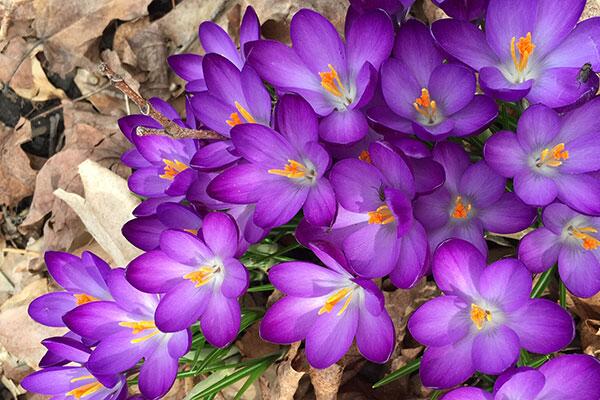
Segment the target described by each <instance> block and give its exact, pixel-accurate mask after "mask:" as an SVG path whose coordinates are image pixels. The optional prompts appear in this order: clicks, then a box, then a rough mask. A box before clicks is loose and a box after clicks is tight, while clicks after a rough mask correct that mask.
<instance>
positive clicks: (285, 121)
mask: <svg viewBox="0 0 600 400" xmlns="http://www.w3.org/2000/svg"><path fill="white" fill-rule="evenodd" d="M277 129H278V130H279V132H281V134H282V135H283V136H285V138H286V139H287V140H288V141H289V142H290V143H292V145H293V146H294V147H295V148H296V149H301V148H303V147H304V144H306V143H308V142H316V141H317V140H318V139H319V134H318V133H319V121H318V119H317V115H316V114H315V112H314V111H313V109H312V108H311V107H310V105H309V104H308V103H307V102H306V100H304V99H303V98H302V97H299V96H295V95H289V94H288V95H284V96H283V97H281V99H280V100H279V104H278V105H277Z"/></svg>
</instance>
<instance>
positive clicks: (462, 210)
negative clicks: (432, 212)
mask: <svg viewBox="0 0 600 400" xmlns="http://www.w3.org/2000/svg"><path fill="white" fill-rule="evenodd" d="M471 209H472V206H471V203H467V205H466V206H465V205H464V204H463V202H462V196H456V202H455V203H454V211H452V218H455V219H466V218H467V217H468V216H469V213H470V212H471Z"/></svg>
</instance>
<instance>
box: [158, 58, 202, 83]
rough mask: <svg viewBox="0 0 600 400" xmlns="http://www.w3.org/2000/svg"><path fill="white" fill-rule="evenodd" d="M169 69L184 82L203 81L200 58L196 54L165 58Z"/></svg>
mask: <svg viewBox="0 0 600 400" xmlns="http://www.w3.org/2000/svg"><path fill="white" fill-rule="evenodd" d="M167 62H168V63H169V66H170V67H171V69H172V70H173V71H174V72H175V73H176V74H177V75H179V77H180V78H181V79H183V80H186V81H195V80H197V79H204V73H203V72H202V56H200V55H197V54H175V55H172V56H169V57H168V58H167Z"/></svg>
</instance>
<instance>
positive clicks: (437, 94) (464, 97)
mask: <svg viewBox="0 0 600 400" xmlns="http://www.w3.org/2000/svg"><path fill="white" fill-rule="evenodd" d="M427 87H428V88H429V93H430V95H431V98H432V99H434V100H435V102H436V103H437V105H438V107H439V110H440V112H441V113H442V114H443V115H451V114H454V113H455V112H458V111H460V110H462V109H463V108H464V107H466V106H467V104H469V103H470V102H471V101H472V100H473V97H474V96H475V90H476V85H475V75H474V74H473V72H472V71H471V70H470V69H468V68H466V67H463V66H462V65H457V64H442V65H439V66H437V67H436V68H435V69H434V70H433V72H432V73H431V78H429V83H428V85H427Z"/></svg>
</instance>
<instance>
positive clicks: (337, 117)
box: [319, 109, 369, 144]
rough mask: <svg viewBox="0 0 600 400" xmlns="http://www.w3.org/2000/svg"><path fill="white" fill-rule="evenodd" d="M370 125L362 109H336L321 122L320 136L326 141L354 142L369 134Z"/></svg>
mask: <svg viewBox="0 0 600 400" xmlns="http://www.w3.org/2000/svg"><path fill="white" fill-rule="evenodd" d="M368 130H369V125H368V123H367V118H366V117H365V115H364V114H363V112H362V111H359V110H351V109H347V110H344V111H334V112H332V113H331V114H329V115H328V116H326V117H325V118H323V119H322V120H321V122H320V123H319V136H320V137H321V139H323V140H325V141H326V142H331V143H341V144H347V143H353V142H356V141H359V140H360V139H362V138H363V137H365V135H366V134H367V132H368Z"/></svg>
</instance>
